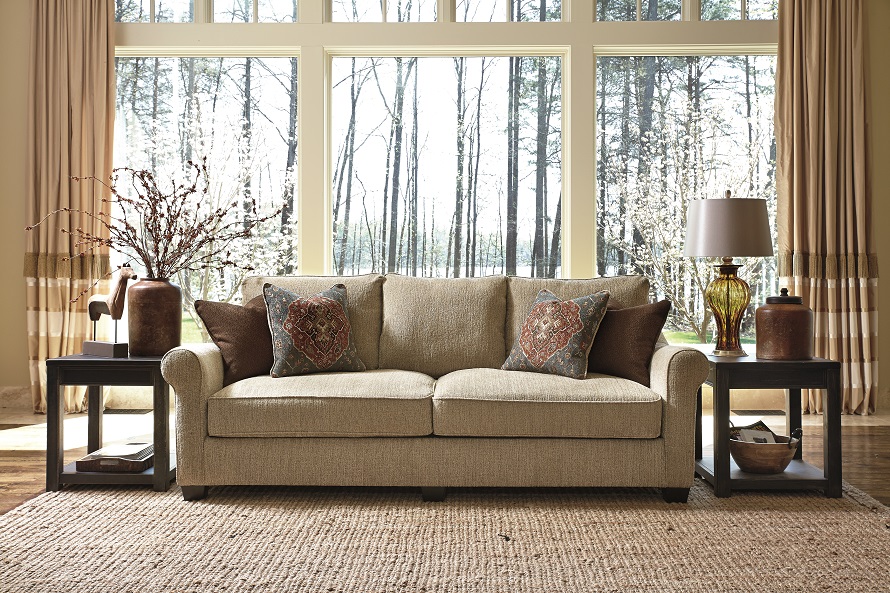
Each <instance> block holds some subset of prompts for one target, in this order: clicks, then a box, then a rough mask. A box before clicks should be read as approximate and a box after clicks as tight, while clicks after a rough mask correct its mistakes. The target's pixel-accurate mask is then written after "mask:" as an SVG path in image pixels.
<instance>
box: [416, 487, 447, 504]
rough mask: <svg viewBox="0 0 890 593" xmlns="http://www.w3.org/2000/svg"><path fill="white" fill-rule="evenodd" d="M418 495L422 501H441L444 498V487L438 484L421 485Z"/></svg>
mask: <svg viewBox="0 0 890 593" xmlns="http://www.w3.org/2000/svg"><path fill="white" fill-rule="evenodd" d="M420 495H421V496H422V497H423V501H424V502H442V501H443V500H445V488H442V487H439V486H423V487H422V488H421V489H420Z"/></svg>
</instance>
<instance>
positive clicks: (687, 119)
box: [596, 56, 778, 342]
mask: <svg viewBox="0 0 890 593" xmlns="http://www.w3.org/2000/svg"><path fill="white" fill-rule="evenodd" d="M775 65H776V59H775V56H626V57H600V58H598V60H597V106H596V108H597V152H598V154H597V182H598V191H597V262H596V263H597V273H598V274H599V275H616V274H636V273H642V274H645V275H646V276H648V277H649V279H650V282H651V283H652V287H653V291H654V292H655V293H656V295H657V296H658V297H667V298H670V299H671V301H672V303H673V310H672V313H671V318H670V320H669V328H668V329H670V330H671V331H672V333H671V334H670V335H669V337H670V338H671V339H672V341H678V342H699V341H702V342H704V341H707V338H708V337H709V336H710V332H711V331H712V328H711V323H710V322H711V314H710V312H709V311H708V310H707V309H706V308H705V305H704V298H703V292H704V288H705V287H706V286H707V285H708V283H709V281H710V278H711V277H712V275H713V274H714V271H713V269H712V265H711V264H712V263H713V262H707V261H700V260H693V259H690V258H686V257H683V255H682V248H683V239H684V235H685V226H686V219H685V214H686V204H688V203H689V201H690V200H694V199H703V198H716V197H720V196H721V195H722V193H723V191H724V190H726V189H728V190H731V191H732V193H733V195H734V196H736V197H740V198H764V199H766V200H767V205H768V209H769V211H770V219H771V221H772V224H771V231H772V235H773V243H774V250H775V242H776V228H775V222H774V221H775V213H776V183H775V182H776V168H775V158H776V141H775V133H774V129H773V100H774V95H775ZM727 255H730V254H727ZM744 264H745V267H744V268H743V269H742V272H741V273H742V274H743V275H744V276H745V278H746V280H747V281H748V282H749V283H750V285H751V290H752V298H751V303H752V305H751V308H752V311H749V313H752V312H753V308H754V307H756V306H757V304H758V303H763V302H764V300H765V298H766V297H767V296H769V295H771V294H775V293H776V292H777V288H778V286H777V285H778V277H777V273H776V260H775V258H774V257H769V258H747V259H746V260H745V262H744ZM744 319H745V320H746V324H745V325H744V326H743V328H742V330H743V338H744V339H747V340H748V341H750V339H751V338H753V320H754V316H753V315H752V314H748V315H746V316H745V318H744Z"/></svg>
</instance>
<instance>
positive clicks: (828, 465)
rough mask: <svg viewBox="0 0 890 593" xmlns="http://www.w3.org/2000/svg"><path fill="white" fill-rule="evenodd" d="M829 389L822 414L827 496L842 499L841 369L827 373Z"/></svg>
mask: <svg viewBox="0 0 890 593" xmlns="http://www.w3.org/2000/svg"><path fill="white" fill-rule="evenodd" d="M827 375H828V389H827V390H826V398H825V402H824V410H823V413H822V432H823V434H824V435H825V437H824V441H823V443H822V451H823V455H824V463H825V477H826V479H827V480H828V487H827V488H825V496H828V497H829V498H840V497H841V495H842V494H843V492H842V490H843V488H842V482H841V480H842V474H841V471H842V469H841V468H842V462H841V397H842V396H841V375H840V368H834V369H831V370H829V371H828V372H827Z"/></svg>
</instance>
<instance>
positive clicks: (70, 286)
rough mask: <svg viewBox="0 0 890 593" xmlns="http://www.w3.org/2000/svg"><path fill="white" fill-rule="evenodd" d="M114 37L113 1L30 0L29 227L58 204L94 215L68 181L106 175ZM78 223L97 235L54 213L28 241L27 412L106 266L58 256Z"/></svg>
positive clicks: (78, 402) (80, 392)
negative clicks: (50, 361) (49, 360)
mask: <svg viewBox="0 0 890 593" xmlns="http://www.w3.org/2000/svg"><path fill="white" fill-rule="evenodd" d="M113 31H114V1H113V0H32V13H31V54H30V60H31V70H30V90H29V110H28V132H29V134H28V171H27V175H28V193H27V200H28V203H29V210H28V212H29V216H30V219H31V221H32V223H33V222H37V221H39V220H40V219H42V218H43V217H44V216H46V215H47V214H48V213H50V212H52V211H54V210H57V209H59V208H65V207H69V208H80V209H84V210H89V211H92V212H99V211H100V210H102V206H103V204H102V202H101V198H102V197H103V196H104V194H103V192H101V191H100V188H101V186H99V187H96V184H94V183H90V182H79V183H78V182H75V181H72V180H71V179H70V176H72V175H78V176H84V175H96V176H97V177H100V178H103V177H104V178H107V177H108V176H109V175H110V174H111V158H112V134H113V128H114V99H115V82H114V39H113V38H112V36H113ZM106 206H107V205H106ZM105 210H106V211H107V207H106V208H105ZM77 227H81V228H84V229H89V230H90V231H91V232H93V233H97V234H98V233H100V232H101V225H98V224H96V223H95V222H94V221H92V220H91V219H89V218H88V217H86V216H82V215H77V214H70V215H69V214H65V213H61V214H59V215H56V216H55V217H52V218H51V219H50V220H49V221H47V223H44V224H43V225H41V226H39V227H37V228H36V229H34V230H32V231H30V232H29V233H28V236H27V238H28V248H27V252H26V254H25V283H26V291H27V297H26V298H27V307H28V311H27V316H28V351H29V357H30V369H31V393H32V397H33V402H34V410H35V411H36V412H45V411H46V395H45V392H46V367H45V364H44V361H45V360H46V359H47V358H53V357H57V356H64V355H66V354H76V353H79V352H81V348H82V343H83V340H84V339H86V338H87V336H88V331H91V324H90V322H89V319H88V317H87V312H86V301H87V298H86V297H83V298H81V299H80V300H79V301H77V303H71V302H70V301H71V299H73V298H75V297H76V296H77V295H78V294H80V293H81V291H83V290H84V289H86V288H87V287H89V286H90V285H91V284H92V283H93V280H94V279H96V278H99V277H101V276H103V275H104V274H105V273H106V272H107V270H108V266H109V264H108V252H107V250H106V251H104V252H103V253H94V254H91V255H89V256H86V257H80V258H75V259H72V260H70V261H66V260H65V259H64V258H66V257H69V256H71V255H74V254H77V253H78V252H79V250H78V248H77V246H76V245H75V244H74V240H73V239H72V238H71V237H70V236H69V235H66V234H63V233H61V232H60V231H59V229H60V228H65V229H71V228H77ZM65 400H66V401H65V408H66V410H67V411H69V412H80V411H83V409H84V405H85V402H84V389H82V388H81V389H77V390H74V389H69V390H68V392H67V393H66V397H65Z"/></svg>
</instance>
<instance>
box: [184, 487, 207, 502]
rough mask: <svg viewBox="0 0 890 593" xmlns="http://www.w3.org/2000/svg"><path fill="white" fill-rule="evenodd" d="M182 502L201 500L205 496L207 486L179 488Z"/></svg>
mask: <svg viewBox="0 0 890 593" xmlns="http://www.w3.org/2000/svg"><path fill="white" fill-rule="evenodd" d="M180 488H182V499H183V500H201V499H202V498H204V497H205V496H207V486H180Z"/></svg>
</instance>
